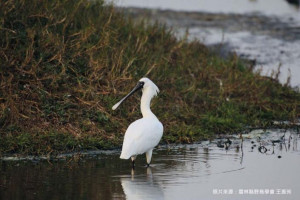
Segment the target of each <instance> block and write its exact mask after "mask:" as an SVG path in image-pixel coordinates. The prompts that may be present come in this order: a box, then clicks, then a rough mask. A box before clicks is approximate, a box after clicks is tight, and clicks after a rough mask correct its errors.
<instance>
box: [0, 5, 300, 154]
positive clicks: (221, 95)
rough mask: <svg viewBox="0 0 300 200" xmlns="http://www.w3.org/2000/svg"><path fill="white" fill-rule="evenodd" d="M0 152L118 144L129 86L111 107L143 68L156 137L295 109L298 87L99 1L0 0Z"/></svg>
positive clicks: (170, 138)
mask: <svg viewBox="0 0 300 200" xmlns="http://www.w3.org/2000/svg"><path fill="white" fill-rule="evenodd" d="M0 59H1V62H0V154H4V153H22V154H37V155H42V154H49V153H50V154H51V153H58V152H64V151H73V150H81V149H95V148H97V149H107V148H113V147H119V146H120V145H121V144H122V138H123V134H124V133H125V131H126V128H127V127H128V125H129V124H130V123H131V122H132V121H134V120H136V119H138V118H139V117H140V116H141V115H140V113H139V105H138V104H137V102H138V101H139V98H140V97H139V96H138V95H135V96H134V97H131V100H130V101H127V102H126V103H124V104H123V106H121V107H120V109H118V111H114V112H113V111H112V110H111V107H112V106H113V105H114V103H116V102H117V101H118V100H119V99H120V98H121V97H123V96H124V95H125V94H126V93H127V92H128V91H130V90H131V89H132V87H133V86H134V85H135V84H136V82H137V81H138V80H139V79H140V78H141V77H143V76H147V77H149V78H150V79H152V80H153V81H154V82H155V83H156V84H157V85H158V86H159V88H160V89H161V93H160V95H159V98H155V99H154V101H153V105H152V109H153V111H154V113H155V114H156V115H157V116H158V118H159V119H160V120H161V121H162V123H163V124H164V129H165V132H164V137H163V141H162V142H193V141H197V140H200V139H211V138H213V137H214V136H215V134H219V133H236V132H238V131H241V130H243V129H244V128H245V127H246V126H254V127H255V126H260V127H268V126H270V125H271V124H272V121H273V120H291V121H293V120H296V119H298V118H299V113H300V112H299V111H300V104H299V102H300V94H299V93H297V92H295V91H293V90H292V89H291V88H289V87H288V86H282V85H280V84H279V83H278V81H276V80H273V79H270V78H265V77H261V76H260V75H259V74H256V73H253V72H252V71H251V69H250V68H249V67H247V66H246V64H244V62H242V61H241V60H240V59H239V58H237V57H235V56H233V57H232V58H230V59H226V60H225V59H222V58H220V57H218V56H217V55H215V54H214V53H212V52H210V51H209V50H208V49H207V48H206V47H205V46H204V45H203V44H201V43H199V42H198V41H194V42H187V41H186V40H185V39H182V40H178V39H177V38H176V37H175V36H174V35H173V34H172V31H170V30H168V29H167V28H166V27H165V26H163V25H160V24H158V23H156V24H148V23H146V22H145V21H141V22H136V21H133V20H132V19H131V18H130V17H128V16H126V15H124V14H122V13H121V12H120V11H116V10H115V9H114V7H113V6H109V5H104V2H103V1H101V0H99V1H89V0H82V1H75V0H53V1H38V0H32V1H28V0H7V1H1V2H0Z"/></svg>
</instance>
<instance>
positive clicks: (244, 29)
mask: <svg viewBox="0 0 300 200" xmlns="http://www.w3.org/2000/svg"><path fill="white" fill-rule="evenodd" d="M107 1H109V2H114V3H115V4H116V5H117V6H121V7H127V8H128V7H135V8H147V9H153V13H152V14H151V15H150V17H151V18H153V19H154V20H158V21H159V22H164V23H166V24H167V25H168V26H171V27H175V28H173V30H176V31H177V33H178V35H179V37H182V36H183V35H185V33H186V29H189V32H190V34H189V36H188V39H190V40H193V39H194V38H196V39H198V40H200V41H201V42H203V43H204V44H206V45H216V44H221V45H222V48H223V49H225V50H226V51H233V52H236V53H237V54H238V55H239V56H241V57H242V58H246V59H250V60H254V61H255V67H256V68H255V69H256V70H257V71H260V73H261V74H262V75H266V76H273V77H274V71H275V72H276V71H278V68H279V67H280V71H281V73H280V74H279V76H278V78H279V81H280V82H281V83H283V84H285V83H287V82H288V79H289V77H290V79H289V81H290V85H291V86H292V87H295V88H296V87H298V89H299V90H300V79H299V77H300V65H299V63H300V10H299V7H296V6H293V5H291V4H289V3H288V2H287V1H286V0H210V1H207V0H186V1H179V0H153V1H146V0H107ZM157 9H159V10H157ZM174 11H176V12H174ZM140 14H141V15H143V11H141V12H140ZM224 47H225V48H224ZM222 51H223V50H222Z"/></svg>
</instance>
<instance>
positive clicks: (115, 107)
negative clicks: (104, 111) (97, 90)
mask: <svg viewBox="0 0 300 200" xmlns="http://www.w3.org/2000/svg"><path fill="white" fill-rule="evenodd" d="M143 86H144V82H138V84H137V85H136V86H135V87H134V88H133V90H131V92H129V93H128V94H127V95H126V96H125V97H124V98H123V99H121V100H120V101H119V102H118V103H116V104H115V105H114V106H113V107H112V109H113V110H116V109H117V108H118V107H119V105H120V104H121V103H122V102H123V101H125V100H126V99H127V98H128V97H130V96H131V95H133V93H135V92H136V91H138V90H139V89H141V88H143Z"/></svg>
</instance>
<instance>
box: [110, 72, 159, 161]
mask: <svg viewBox="0 0 300 200" xmlns="http://www.w3.org/2000/svg"><path fill="white" fill-rule="evenodd" d="M140 82H143V83H144V85H143V89H142V91H143V95H142V98H141V112H142V115H143V118H141V119H139V120H136V121H135V122H133V123H131V124H130V125H129V127H128V129H127V131H126V133H125V137H124V141H123V146H122V153H121V156H120V158H121V159H129V158H130V157H135V156H136V155H139V154H143V153H147V163H148V164H149V163H150V160H151V156H152V150H153V148H154V147H155V146H156V145H157V144H158V143H159V141H160V139H161V137H162V135H163V125H162V123H161V122H160V121H159V120H158V119H157V117H156V116H155V115H154V114H153V113H152V111H151V110H150V102H151V99H152V98H153V97H154V96H156V95H157V93H158V92H159V89H158V87H157V86H156V85H155V84H154V83H153V82H152V81H151V80H150V79H148V78H142V79H140ZM123 99H124V98H123ZM123 99H122V100H121V101H120V102H118V103H117V104H116V105H114V106H113V110H114V109H116V108H117V107H118V106H119V105H120V103H122V101H123Z"/></svg>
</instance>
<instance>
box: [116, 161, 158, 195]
mask: <svg viewBox="0 0 300 200" xmlns="http://www.w3.org/2000/svg"><path fill="white" fill-rule="evenodd" d="M121 185H122V188H123V191H124V193H125V195H126V199H128V200H139V199H158V200H159V199H164V193H163V190H162V188H161V187H160V185H159V184H158V183H155V180H154V178H153V174H152V169H151V167H148V168H146V174H139V175H137V174H135V170H133V169H132V170H131V178H129V177H128V178H121Z"/></svg>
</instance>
